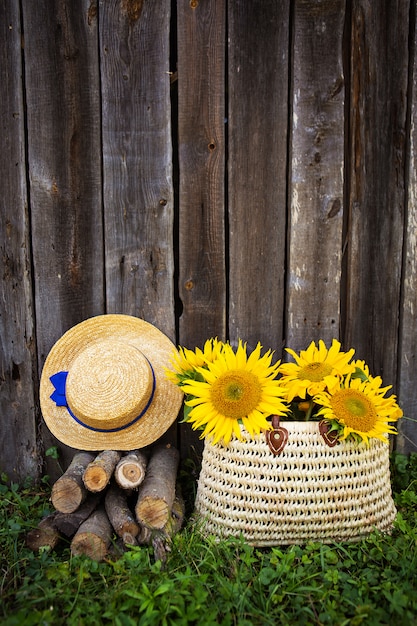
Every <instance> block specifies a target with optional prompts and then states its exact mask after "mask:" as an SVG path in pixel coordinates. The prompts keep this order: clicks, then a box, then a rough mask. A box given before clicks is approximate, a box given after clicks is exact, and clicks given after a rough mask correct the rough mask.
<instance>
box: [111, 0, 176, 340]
mask: <svg viewBox="0 0 417 626" xmlns="http://www.w3.org/2000/svg"><path fill="white" fill-rule="evenodd" d="M99 8H100V12H99V13H100V51H101V71H102V76H101V85H102V107H103V109H102V114H103V173H104V180H103V184H104V210H105V218H104V222H105V250H106V289H107V311H108V312H109V313H127V314H130V315H137V316H138V317H141V318H143V319H145V320H147V321H148V322H150V323H153V324H155V325H156V326H157V327H158V328H159V329H160V330H162V331H163V332H165V333H166V334H167V335H168V336H169V337H170V338H171V339H175V320H174V295H173V287H174V283H173V273H174V261H173V188H172V146H171V109H170V76H169V28H170V2H169V1H168V0H153V1H152V0H149V1H147V2H143V3H138V2H129V1H128V0H126V1H124V2H119V0H111V1H106V2H100V4H99Z"/></svg>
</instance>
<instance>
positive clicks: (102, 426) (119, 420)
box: [40, 315, 183, 451]
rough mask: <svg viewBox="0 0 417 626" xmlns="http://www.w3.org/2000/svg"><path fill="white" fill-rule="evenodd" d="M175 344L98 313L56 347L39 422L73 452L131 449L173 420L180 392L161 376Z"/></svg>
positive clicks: (141, 324)
mask: <svg viewBox="0 0 417 626" xmlns="http://www.w3.org/2000/svg"><path fill="white" fill-rule="evenodd" d="M175 350H176V348H175V346H174V344H173V343H172V342H171V341H170V339H168V337H167V336H166V335H164V334H163V333H162V332H161V331H160V330H158V329H157V328H156V327H155V326H152V324H149V323H148V322H145V321H144V320H141V319H139V318H137V317H132V316H130V315H99V316H97V317H92V318H90V319H87V320H85V321H84V322H81V323H80V324H77V326H74V327H73V328H71V329H70V330H68V331H67V332H66V333H65V334H64V335H63V336H62V337H61V339H59V340H58V341H57V342H56V344H55V345H54V346H53V348H52V350H51V351H50V353H49V354H48V357H47V359H46V361H45V365H44V368H43V371H42V376H41V382H40V404H41V410H42V414H43V417H44V419H45V422H46V424H47V426H48V428H49V429H50V431H51V432H52V433H53V435H55V437H56V438H57V439H58V440H59V441H61V442H62V443H65V444H66V445H68V446H71V447H72V448H76V449H78V450H96V451H97V450H134V449H136V448H142V447H144V446H146V445H149V444H151V443H153V442H154V441H156V440H157V439H158V438H159V437H161V435H163V434H164V433H165V432H166V431H167V430H168V428H169V427H170V426H171V424H172V423H173V422H174V420H175V419H176V417H177V415H178V412H179V409H180V407H181V402H182V397H183V394H182V392H181V391H180V389H179V388H178V387H177V386H176V385H174V383H172V382H171V381H169V380H168V379H167V377H166V376H165V371H164V368H165V367H168V366H169V361H170V358H171V356H172V353H173V352H174V351H175Z"/></svg>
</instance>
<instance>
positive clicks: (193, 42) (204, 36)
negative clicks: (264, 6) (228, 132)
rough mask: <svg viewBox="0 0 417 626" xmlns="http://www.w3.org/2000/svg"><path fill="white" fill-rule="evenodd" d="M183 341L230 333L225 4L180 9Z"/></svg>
mask: <svg viewBox="0 0 417 626" xmlns="http://www.w3.org/2000/svg"><path fill="white" fill-rule="evenodd" d="M177 11H178V109H179V111H178V141H179V171H180V194H179V202H180V224H179V229H180V232H179V238H180V241H179V245H180V284H179V293H180V298H181V301H182V306H183V311H182V315H181V318H180V325H179V329H180V341H181V343H182V344H185V345H187V346H188V347H190V348H194V347H195V346H196V345H201V344H202V343H203V342H204V340H205V339H206V338H207V337H210V336H218V337H219V338H222V339H224V338H225V334H226V324H225V303H226V297H225V294H226V275H225V250H224V248H225V223H224V218H225V215H224V211H225V208H224V174H225V164H224V158H225V157H224V155H225V139H224V114H225V112H224V106H225V98H224V75H225V70H224V65H225V2H224V0H220V1H219V0H217V1H215V0H206V1H205V2H198V1H196V2H194V1H192V2H190V1H189V0H179V2H178V8H177Z"/></svg>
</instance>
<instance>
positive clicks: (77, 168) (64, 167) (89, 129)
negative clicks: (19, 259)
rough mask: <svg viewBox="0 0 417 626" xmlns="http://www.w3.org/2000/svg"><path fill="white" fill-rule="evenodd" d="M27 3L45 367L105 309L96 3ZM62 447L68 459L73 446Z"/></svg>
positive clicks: (33, 201) (37, 287)
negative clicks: (72, 332) (61, 342)
mask: <svg viewBox="0 0 417 626" xmlns="http://www.w3.org/2000/svg"><path fill="white" fill-rule="evenodd" d="M22 8H23V23H24V31H25V68H26V76H25V79H26V100H27V136H28V167H29V180H30V208H31V225H32V249H33V262H34V292H35V299H36V322H37V324H36V332H37V344H38V364H39V368H40V369H41V368H42V365H43V362H44V360H45V358H46V356H47V354H48V352H49V350H50V349H51V347H52V345H53V344H54V343H55V341H57V340H58V339H59V337H60V336H61V335H62V334H63V333H64V332H65V331H66V330H68V329H69V328H70V327H71V326H73V325H75V324H76V323H78V322H81V321H82V320H84V319H86V318H88V317H91V316H93V315H97V314H100V313H103V312H104V291H103V290H104V287H103V284H104V272H103V234H102V206H101V151H100V98H99V72H98V68H99V65H98V56H97V19H96V15H95V11H94V4H93V3H91V2H90V0H82V1H81V2H78V3H68V2H64V1H63V0H52V1H49V0H48V1H46V0H40V1H39V2H25V3H23V5H22ZM43 437H44V440H45V448H47V447H49V445H51V444H56V443H57V442H56V440H55V439H54V438H52V436H50V435H49V431H47V429H44V432H43ZM62 451H63V457H62V461H63V462H64V463H65V460H69V459H70V457H71V455H72V454H73V452H74V451H73V450H72V451H69V450H68V448H67V447H66V446H63V447H62ZM51 471H53V470H52V468H51Z"/></svg>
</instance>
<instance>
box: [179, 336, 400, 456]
mask: <svg viewBox="0 0 417 626" xmlns="http://www.w3.org/2000/svg"><path fill="white" fill-rule="evenodd" d="M340 348H341V344H340V343H339V342H338V341H337V340H336V339H334V340H333V342H332V345H331V347H330V348H329V349H327V348H326V345H325V343H324V342H323V341H322V340H320V341H319V342H318V345H317V346H316V344H315V342H314V341H313V342H311V343H310V345H309V346H308V348H307V349H306V350H302V351H300V352H299V353H296V352H295V351H294V350H292V349H291V348H287V349H286V351H287V352H288V354H289V355H290V356H291V357H292V358H293V359H294V362H288V363H287V362H286V363H281V362H280V361H277V362H275V363H274V362H273V360H272V359H273V352H272V351H271V350H268V351H266V352H265V353H264V354H262V346H261V344H260V343H258V344H257V346H256V348H255V349H254V350H253V351H252V352H251V353H250V354H249V355H248V352H247V345H246V344H245V343H243V342H242V341H241V340H239V342H238V346H237V348H236V349H233V347H232V346H231V345H230V344H229V343H224V342H222V341H219V340H218V339H216V338H213V339H208V340H207V341H206V342H205V344H204V347H203V349H200V348H196V349H195V350H189V349H187V348H184V347H180V348H179V351H178V353H177V354H176V356H175V357H174V359H173V361H172V369H170V370H168V371H167V376H168V377H169V378H170V380H172V381H173V382H174V383H176V384H177V385H179V386H180V387H181V388H182V390H183V392H184V393H185V395H186V400H185V410H184V421H187V422H189V423H190V424H191V425H192V427H193V428H194V429H200V430H202V434H201V438H205V437H207V438H209V439H210V440H211V442H212V443H213V444H216V443H219V442H221V443H223V444H224V445H225V446H227V445H228V444H229V443H230V440H231V438H232V436H233V435H235V436H236V437H237V439H239V440H242V430H241V425H243V426H244V428H245V429H246V431H247V432H248V433H249V434H250V435H251V436H255V435H258V434H259V433H260V432H261V431H268V430H271V428H272V427H273V426H272V423H271V416H278V417H280V418H281V417H282V418H284V419H285V420H286V421H304V422H306V421H321V422H323V423H324V424H325V429H326V432H327V433H328V434H330V435H331V436H332V437H333V439H335V440H336V439H340V440H344V439H347V440H354V441H357V442H360V441H362V440H363V441H365V442H368V440H369V438H378V439H381V440H383V441H386V436H387V434H389V433H393V434H394V433H395V432H396V431H395V428H394V427H393V425H392V424H391V422H396V421H397V420H398V419H399V418H400V417H401V416H402V411H401V409H400V408H399V406H398V404H397V401H396V397H395V396H394V395H389V396H387V395H386V394H387V392H388V391H389V390H390V389H391V387H383V386H382V379H381V378H380V377H379V376H372V375H371V374H370V372H369V368H368V366H367V365H366V363H365V362H364V361H360V360H353V356H354V350H353V349H351V350H349V351H348V352H343V351H341V349H340Z"/></svg>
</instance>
